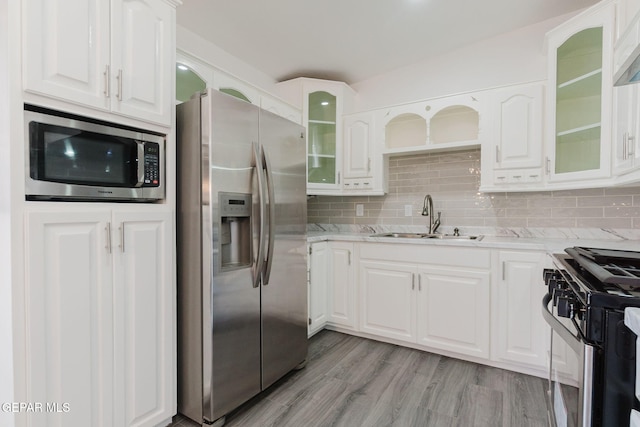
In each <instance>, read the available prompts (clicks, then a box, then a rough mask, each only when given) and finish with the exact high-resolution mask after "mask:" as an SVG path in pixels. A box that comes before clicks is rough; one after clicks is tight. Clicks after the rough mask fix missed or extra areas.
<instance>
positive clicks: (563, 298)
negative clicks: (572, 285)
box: [557, 294, 575, 319]
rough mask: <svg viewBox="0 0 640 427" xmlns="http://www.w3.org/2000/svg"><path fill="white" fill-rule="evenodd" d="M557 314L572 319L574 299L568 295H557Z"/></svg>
mask: <svg viewBox="0 0 640 427" xmlns="http://www.w3.org/2000/svg"><path fill="white" fill-rule="evenodd" d="M557 309H558V316H560V317H567V318H569V319H572V318H573V316H574V313H575V299H574V298H573V297H572V296H569V295H566V294H565V295H559V296H558V303H557Z"/></svg>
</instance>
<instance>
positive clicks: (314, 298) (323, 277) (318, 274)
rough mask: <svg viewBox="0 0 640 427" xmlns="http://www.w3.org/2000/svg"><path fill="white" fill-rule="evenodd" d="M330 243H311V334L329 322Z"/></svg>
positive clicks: (309, 329) (309, 330) (309, 295)
mask: <svg viewBox="0 0 640 427" xmlns="http://www.w3.org/2000/svg"><path fill="white" fill-rule="evenodd" d="M328 266H329V244H328V243H327V242H319V243H312V244H311V245H309V292H308V294H307V295H308V297H309V304H308V307H309V308H308V311H309V327H308V330H307V333H308V335H309V336H311V335H313V334H315V333H316V332H318V331H320V330H321V329H322V328H324V327H325V325H326V323H327V287H328V286H329V275H328Z"/></svg>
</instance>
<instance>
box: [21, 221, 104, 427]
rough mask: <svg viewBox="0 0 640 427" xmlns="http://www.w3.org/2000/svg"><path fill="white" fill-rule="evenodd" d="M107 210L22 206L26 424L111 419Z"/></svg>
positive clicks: (97, 422) (77, 423)
mask: <svg viewBox="0 0 640 427" xmlns="http://www.w3.org/2000/svg"><path fill="white" fill-rule="evenodd" d="M108 223H109V214H108V213H95V212H93V213H91V212H76V213H70V212H64V213H62V212H38V213H29V214H28V215H27V218H26V228H27V244H26V259H27V271H28V274H27V280H26V283H25V286H26V289H25V299H26V330H27V337H26V343H27V347H26V353H27V362H26V366H27V379H28V380H27V381H28V384H27V386H26V388H27V398H26V401H27V402H42V404H43V405H45V402H53V403H54V404H55V405H56V407H49V406H47V407H46V408H43V410H42V411H41V412H38V411H36V412H30V413H29V414H28V418H29V425H31V426H34V427H38V426H41V427H47V426H63V425H64V426H81V425H92V426H113V425H115V424H114V420H113V396H114V360H113V292H112V271H111V266H112V259H111V254H110V252H109V247H110V243H109V236H108V235H107V232H108V231H109V228H108Z"/></svg>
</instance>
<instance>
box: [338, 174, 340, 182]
mask: <svg viewBox="0 0 640 427" xmlns="http://www.w3.org/2000/svg"><path fill="white" fill-rule="evenodd" d="M338 184H340V172H338Z"/></svg>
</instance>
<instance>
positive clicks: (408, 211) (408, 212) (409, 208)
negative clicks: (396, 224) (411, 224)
mask: <svg viewBox="0 0 640 427" xmlns="http://www.w3.org/2000/svg"><path fill="white" fill-rule="evenodd" d="M412 211H413V205H404V216H411V215H412Z"/></svg>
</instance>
